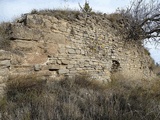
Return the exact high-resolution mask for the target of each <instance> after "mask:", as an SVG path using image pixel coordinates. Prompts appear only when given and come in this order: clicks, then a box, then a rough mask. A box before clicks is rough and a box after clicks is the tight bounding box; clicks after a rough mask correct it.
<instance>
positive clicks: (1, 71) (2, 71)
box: [0, 68, 9, 76]
mask: <svg viewBox="0 0 160 120" xmlns="http://www.w3.org/2000/svg"><path fill="white" fill-rule="evenodd" d="M8 73H9V70H8V68H5V69H0V76H7V75H8Z"/></svg>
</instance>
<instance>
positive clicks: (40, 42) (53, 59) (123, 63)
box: [0, 14, 152, 89]
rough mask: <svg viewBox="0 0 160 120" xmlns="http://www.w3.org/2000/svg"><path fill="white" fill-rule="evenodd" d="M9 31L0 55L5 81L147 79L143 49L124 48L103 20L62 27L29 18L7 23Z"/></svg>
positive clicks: (47, 20)
mask: <svg viewBox="0 0 160 120" xmlns="http://www.w3.org/2000/svg"><path fill="white" fill-rule="evenodd" d="M10 30H11V36H10V39H11V48H12V51H11V52H7V53H5V52H6V51H1V53H2V54H1V53H0V58H2V59H0V60H1V63H0V65H1V67H0V69H1V70H0V76H5V79H7V78H6V77H9V78H13V77H16V76H20V75H26V74H31V73H35V74H39V75H41V76H45V78H46V79H52V78H54V79H55V78H58V77H59V76H61V75H66V76H74V75H75V74H76V73H88V74H90V75H91V76H92V77H93V78H95V79H97V80H100V81H109V80H110V75H111V73H113V72H117V71H121V73H122V74H124V75H128V76H129V77H133V76H137V77H138V78H145V77H146V78H148V77H149V76H151V74H152V72H151V71H150V69H149V65H150V64H151V58H150V57H149V56H148V54H146V53H145V51H144V48H143V47H141V46H138V45H136V44H135V43H126V42H125V40H123V39H122V37H121V35H120V34H119V33H118V32H117V31H116V30H115V29H114V28H113V27H112V26H111V25H110V22H109V21H107V20H101V21H100V22H97V21H96V20H95V19H88V20H75V21H67V20H64V19H60V20H59V19H57V18H55V17H52V16H47V15H46V16H45V15H36V14H33V15H27V17H26V21H25V24H24V23H23V22H22V23H18V22H14V23H11V26H10ZM3 72H4V73H3ZM1 78H2V77H1ZM0 83H2V80H1V81H0ZM3 85H4V84H0V89H1V86H3Z"/></svg>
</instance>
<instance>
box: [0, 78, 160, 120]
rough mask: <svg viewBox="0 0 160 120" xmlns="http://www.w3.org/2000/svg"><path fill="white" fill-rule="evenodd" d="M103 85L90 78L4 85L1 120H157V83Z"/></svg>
mask: <svg viewBox="0 0 160 120" xmlns="http://www.w3.org/2000/svg"><path fill="white" fill-rule="evenodd" d="M117 78H118V77H116V79H115V78H114V77H112V82H110V83H108V84H107V85H102V84H100V83H99V82H97V81H94V80H91V79H90V77H89V76H86V75H80V76H76V78H75V79H69V78H64V79H62V80H60V81H54V80H53V81H50V82H49V83H46V82H42V80H39V79H37V78H35V77H29V76H28V77H25V78H22V77H21V79H15V80H14V81H15V82H13V81H10V82H9V83H8V84H7V89H6V96H5V97H4V98H3V99H2V100H1V101H0V112H1V113H2V120H12V119H16V120H44V119H45V120H135V119H137V120H159V119H160V116H159V114H160V112H159V111H160V108H159V103H160V97H159V94H160V90H159V87H160V81H157V82H156V83H153V84H151V85H150V86H144V85H137V84H136V83H134V82H132V83H131V82H129V81H126V80H124V79H123V77H121V76H120V77H119V78H120V79H121V80H118V79H117Z"/></svg>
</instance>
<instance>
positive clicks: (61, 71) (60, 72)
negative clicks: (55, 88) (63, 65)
mask: <svg viewBox="0 0 160 120" xmlns="http://www.w3.org/2000/svg"><path fill="white" fill-rule="evenodd" d="M58 73H59V74H66V73H69V70H68V69H60V70H58Z"/></svg>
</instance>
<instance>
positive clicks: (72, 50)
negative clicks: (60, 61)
mask: <svg viewBox="0 0 160 120" xmlns="http://www.w3.org/2000/svg"><path fill="white" fill-rule="evenodd" d="M68 53H69V54H75V53H76V51H75V50H74V49H68Z"/></svg>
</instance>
